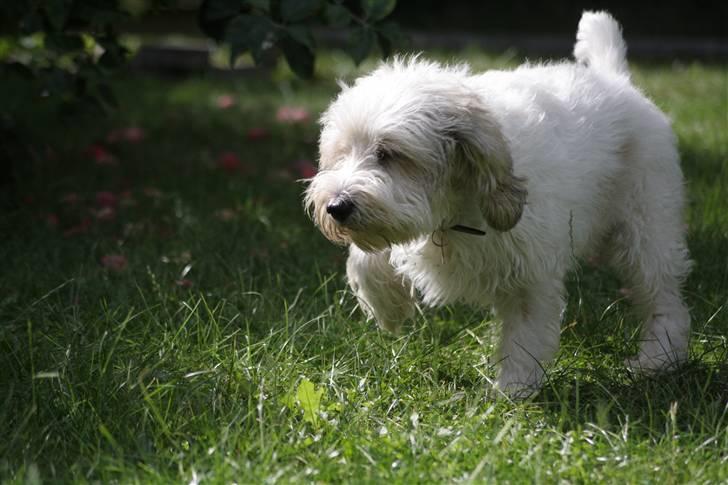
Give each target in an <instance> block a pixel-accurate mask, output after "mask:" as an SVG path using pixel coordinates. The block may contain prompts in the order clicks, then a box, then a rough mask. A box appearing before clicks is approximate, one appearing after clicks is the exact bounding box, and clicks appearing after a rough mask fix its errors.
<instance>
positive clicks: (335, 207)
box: [326, 197, 354, 222]
mask: <svg viewBox="0 0 728 485" xmlns="http://www.w3.org/2000/svg"><path fill="white" fill-rule="evenodd" d="M326 212H328V213H329V214H330V215H331V217H333V218H334V219H336V220H337V221H339V222H344V221H345V220H346V219H347V218H348V217H349V216H350V215H351V213H352V212H354V203H353V202H352V201H351V199H348V198H346V197H336V198H335V199H332V200H331V202H329V203H328V205H327V206H326Z"/></svg>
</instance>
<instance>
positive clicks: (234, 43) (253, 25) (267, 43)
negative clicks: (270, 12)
mask: <svg viewBox="0 0 728 485" xmlns="http://www.w3.org/2000/svg"><path fill="white" fill-rule="evenodd" d="M274 30H275V26H274V25H273V23H272V22H271V21H270V19H268V17H264V16H261V15H238V16H237V17H235V18H234V19H233V20H232V21H231V22H230V24H228V26H227V29H226V30H225V40H226V41H227V42H229V43H230V64H231V65H232V64H234V63H235V59H237V58H238V56H239V55H240V54H242V53H244V52H248V51H250V53H251V54H252V55H253V60H254V61H255V63H256V64H260V63H261V62H263V55H264V53H265V51H266V50H267V49H268V48H269V47H271V46H272V45H273V40H274V39H273V38H274Z"/></svg>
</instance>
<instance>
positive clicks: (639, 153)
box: [611, 135, 691, 372]
mask: <svg viewBox="0 0 728 485" xmlns="http://www.w3.org/2000/svg"><path fill="white" fill-rule="evenodd" d="M653 136H656V135H653ZM656 138H658V139H653V140H649V139H648V140H646V142H645V143H643V144H641V145H637V146H634V147H632V148H633V150H632V151H631V153H630V155H631V157H632V160H629V163H630V170H629V172H630V177H629V178H628V179H627V181H626V183H627V190H625V193H624V194H623V197H622V198H621V199H622V200H621V205H622V207H621V211H622V217H621V219H622V222H621V223H620V224H619V225H618V230H616V231H615V233H614V235H613V238H612V241H611V242H612V262H613V263H614V264H615V266H616V267H617V269H618V270H619V271H620V273H621V275H622V277H623V279H624V280H625V283H626V284H627V285H628V289H629V292H630V296H631V299H632V301H633V302H634V304H635V306H636V308H637V310H638V312H639V315H640V317H641V318H642V319H643V327H642V332H641V337H640V339H641V341H640V351H639V355H638V356H637V357H636V358H635V359H631V360H630V361H629V362H628V364H629V365H630V366H631V367H632V368H633V369H635V370H641V371H647V372H652V371H657V370H660V369H665V368H670V367H674V366H675V365H676V364H679V363H681V362H683V361H684V360H685V359H686V358H687V353H688V338H689V335H690V314H689V313H688V309H687V307H686V306H685V303H684V302H683V299H682V296H681V294H680V287H681V285H682V283H683V281H684V280H685V277H686V276H687V274H688V272H689V271H690V265H691V263H690V260H689V258H688V250H687V244H686V242H685V226H684V222H683V199H684V196H683V190H684V189H683V182H682V174H681V172H680V167H679V163H678V154H677V151H676V149H675V148H674V145H673V144H672V143H671V141H672V138H671V137H664V138H662V139H659V137H657V136H656Z"/></svg>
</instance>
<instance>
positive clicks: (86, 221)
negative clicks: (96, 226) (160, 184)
mask: <svg viewBox="0 0 728 485" xmlns="http://www.w3.org/2000/svg"><path fill="white" fill-rule="evenodd" d="M89 227H91V219H90V218H88V217H85V218H83V220H81V222H80V223H78V224H76V225H75V226H71V227H69V228H68V229H66V230H65V231H64V232H63V236H64V237H71V236H76V235H78V234H85V233H87V232H88V229H89Z"/></svg>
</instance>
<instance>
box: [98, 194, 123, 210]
mask: <svg viewBox="0 0 728 485" xmlns="http://www.w3.org/2000/svg"><path fill="white" fill-rule="evenodd" d="M117 203H118V199H117V197H116V195H114V193H113V192H109V191H102V192H96V205H98V206H99V207H116V204H117Z"/></svg>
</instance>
